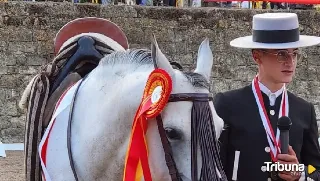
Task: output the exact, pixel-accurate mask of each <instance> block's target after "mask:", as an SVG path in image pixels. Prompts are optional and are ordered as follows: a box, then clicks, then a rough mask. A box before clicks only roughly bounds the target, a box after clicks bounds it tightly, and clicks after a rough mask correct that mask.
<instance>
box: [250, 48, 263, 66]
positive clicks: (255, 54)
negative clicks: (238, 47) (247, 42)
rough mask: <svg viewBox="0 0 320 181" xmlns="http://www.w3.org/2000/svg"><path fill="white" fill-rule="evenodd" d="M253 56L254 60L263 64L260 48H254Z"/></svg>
mask: <svg viewBox="0 0 320 181" xmlns="http://www.w3.org/2000/svg"><path fill="white" fill-rule="evenodd" d="M252 57H253V60H254V61H255V62H256V63H257V64H258V65H259V64H261V63H262V62H261V54H260V52H259V51H258V50H256V49H253V50H252Z"/></svg>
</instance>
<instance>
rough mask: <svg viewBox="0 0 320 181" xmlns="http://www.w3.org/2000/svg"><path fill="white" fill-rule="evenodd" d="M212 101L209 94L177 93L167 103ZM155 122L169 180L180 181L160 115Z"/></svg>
mask: <svg viewBox="0 0 320 181" xmlns="http://www.w3.org/2000/svg"><path fill="white" fill-rule="evenodd" d="M212 100H213V96H212V94H210V93H179V94H171V95H170V98H169V101H168V102H179V101H191V102H193V101H212ZM156 120H157V124H158V130H159V134H160V138H161V142H162V147H163V151H164V153H165V160H166V164H167V167H168V170H169V174H170V176H171V180H172V181H182V179H181V177H180V174H179V171H178V169H177V167H176V163H175V161H174V159H173V152H172V149H171V145H170V142H169V141H168V138H167V136H166V133H165V130H164V127H163V122H162V118H161V114H159V115H158V116H157V117H156ZM192 157H193V158H196V155H195V156H193V155H192ZM193 181H196V180H193Z"/></svg>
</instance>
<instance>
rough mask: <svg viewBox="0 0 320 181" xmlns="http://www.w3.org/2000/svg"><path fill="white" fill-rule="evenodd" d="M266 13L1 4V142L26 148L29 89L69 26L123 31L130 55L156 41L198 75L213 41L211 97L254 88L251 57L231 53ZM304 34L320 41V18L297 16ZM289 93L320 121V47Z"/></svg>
mask: <svg viewBox="0 0 320 181" xmlns="http://www.w3.org/2000/svg"><path fill="white" fill-rule="evenodd" d="M260 12H264V11H262V10H259V11H252V10H244V9H243V10H235V9H234V10H232V9H217V8H192V9H191V8H181V9H177V8H170V7H167V8H161V7H141V6H100V5H97V4H72V3H49V2H46V3H34V2H7V3H0V141H2V142H4V143H8V142H10V143H12V142H23V137H24V117H25V114H24V113H23V112H22V110H20V109H19V108H18V101H19V99H20V96H21V94H22V91H23V89H24V88H25V86H26V85H27V83H28V82H29V80H30V79H31V77H33V76H34V75H35V74H36V73H37V72H38V71H39V69H40V68H41V66H42V65H44V64H46V63H48V62H50V61H51V60H52V59H53V39H54V36H55V34H56V33H57V32H58V30H59V29H60V28H61V27H62V26H63V25H64V24H66V23H67V22H69V21H71V20H73V19H75V18H78V17H86V16H95V17H102V18H106V19H109V20H111V21H113V22H114V23H116V24H118V25H119V26H120V27H121V28H122V29H123V31H124V32H125V34H126V35H127V37H128V41H129V44H130V47H131V48H134V47H135V48H137V47H138V48H149V47H150V36H151V33H154V34H155V35H156V37H157V39H158V43H159V45H160V47H161V48H162V49H163V52H164V53H165V54H166V55H167V56H168V58H169V59H171V60H174V61H177V62H180V63H181V64H182V65H183V66H184V67H186V68H188V69H193V68H194V67H195V60H196V57H197V50H198V46H199V44H200V43H201V41H202V40H203V39H204V38H205V37H208V38H210V42H211V48H212V51H213V54H214V67H213V71H212V78H211V84H212V91H213V92H214V93H216V92H219V91H227V90H230V89H235V88H239V87H241V86H244V85H247V84H249V83H250V82H251V80H252V78H253V77H254V75H255V74H256V70H257V69H256V66H255V64H254V63H253V61H252V59H251V57H250V51H247V50H238V49H235V48H231V47H230V46H229V42H230V40H232V39H233V38H236V37H238V36H245V35H249V34H250V33H251V30H250V27H251V21H252V16H253V15H254V14H256V13H260ZM296 12H297V14H298V16H299V19H300V23H301V34H310V35H317V36H319V35H320V21H319V19H320V13H318V12H316V11H296ZM305 51H306V53H307V55H308V57H307V58H306V59H304V60H302V61H300V62H299V63H298V66H297V73H296V77H295V80H294V81H293V82H292V84H290V86H289V90H290V91H292V92H294V93H296V94H298V95H300V96H301V97H303V98H305V99H307V100H309V101H311V102H312V103H313V104H314V105H315V108H316V112H317V117H318V119H319V120H320V108H319V106H320V86H319V85H320V82H319V80H320V69H319V67H320V60H319V54H320V46H317V47H312V48H307V49H305Z"/></svg>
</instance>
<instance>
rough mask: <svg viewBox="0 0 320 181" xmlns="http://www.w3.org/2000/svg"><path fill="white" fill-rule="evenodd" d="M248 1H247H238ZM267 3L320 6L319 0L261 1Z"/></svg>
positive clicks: (217, 0)
mask: <svg viewBox="0 0 320 181" xmlns="http://www.w3.org/2000/svg"><path fill="white" fill-rule="evenodd" d="M240 1H248V0H240ZM262 1H267V2H280V3H291V4H320V0H262ZM204 2H226V1H225V0H224V1H219V0H204Z"/></svg>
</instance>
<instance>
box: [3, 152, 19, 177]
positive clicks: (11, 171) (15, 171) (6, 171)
mask: <svg viewBox="0 0 320 181" xmlns="http://www.w3.org/2000/svg"><path fill="white" fill-rule="evenodd" d="M6 154H7V157H5V158H2V157H0V181H24V174H23V173H24V163H23V162H24V161H23V151H6Z"/></svg>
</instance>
